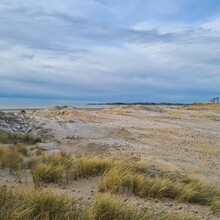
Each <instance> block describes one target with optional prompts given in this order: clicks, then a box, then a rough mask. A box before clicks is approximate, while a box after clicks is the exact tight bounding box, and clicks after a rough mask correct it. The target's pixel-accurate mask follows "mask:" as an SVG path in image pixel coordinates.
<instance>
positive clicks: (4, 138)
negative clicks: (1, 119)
mask: <svg viewBox="0 0 220 220" xmlns="http://www.w3.org/2000/svg"><path fill="white" fill-rule="evenodd" d="M37 142H41V139H40V138H39V137H33V136H32V135H29V134H20V133H9V132H4V131H0V143H2V144H18V143H24V144H36V143H37Z"/></svg>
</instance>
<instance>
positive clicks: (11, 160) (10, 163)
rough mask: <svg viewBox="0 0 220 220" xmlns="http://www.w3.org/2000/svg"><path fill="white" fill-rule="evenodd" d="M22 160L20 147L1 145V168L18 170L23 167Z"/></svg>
mask: <svg viewBox="0 0 220 220" xmlns="http://www.w3.org/2000/svg"><path fill="white" fill-rule="evenodd" d="M22 161H23V160H22V157H21V154H20V153H19V148H17V147H7V148H6V147H1V146H0V168H10V170H11V171H17V170H19V169H20V168H21V166H22Z"/></svg>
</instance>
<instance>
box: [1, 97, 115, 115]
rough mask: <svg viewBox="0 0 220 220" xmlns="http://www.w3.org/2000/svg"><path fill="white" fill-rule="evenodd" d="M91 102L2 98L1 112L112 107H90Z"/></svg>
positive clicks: (105, 106)
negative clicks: (61, 107)
mask: <svg viewBox="0 0 220 220" xmlns="http://www.w3.org/2000/svg"><path fill="white" fill-rule="evenodd" d="M89 103H90V104H91V103H96V102H91V101H88V102H87V101H69V100H51V99H50V100H46V99H42V100H36V99H6V98H0V111H2V112H20V111H21V110H25V111H27V112H32V111H33V110H36V109H41V108H47V107H50V106H72V107H76V108H89V109H96V108H109V107H111V106H110V105H99V104H97V105H90V104H89Z"/></svg>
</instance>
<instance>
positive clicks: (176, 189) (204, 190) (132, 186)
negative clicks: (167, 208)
mask: <svg viewBox="0 0 220 220" xmlns="http://www.w3.org/2000/svg"><path fill="white" fill-rule="evenodd" d="M125 190H129V191H131V192H132V193H134V194H135V195H137V196H139V197H153V198H162V197H168V198H171V199H176V200H178V201H181V202H189V203H198V204H202V205H210V206H212V207H213V208H214V209H217V207H215V206H214V205H212V204H216V203H217V202H216V201H218V199H219V196H220V191H219V190H217V189H213V187H209V186H206V185H205V184H203V183H202V182H200V181H199V180H195V179H189V178H182V177H180V178H175V177H174V176H170V175H161V174H159V175H156V176H149V175H146V174H144V173H140V172H138V170H137V169H135V167H133V166H132V165H128V164H126V163H118V164H116V165H114V166H113V167H112V168H111V169H109V171H107V172H106V173H105V174H104V175H103V176H102V177H101V179H100V182H99V191H100V192H107V191H109V192H113V193H120V192H123V191H125ZM216 197H218V198H216ZM216 206H218V204H216Z"/></svg>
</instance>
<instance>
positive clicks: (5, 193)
mask: <svg viewBox="0 0 220 220" xmlns="http://www.w3.org/2000/svg"><path fill="white" fill-rule="evenodd" d="M77 215H78V210H77V208H76V205H75V201H74V200H73V199H71V198H68V197H67V196H66V195H55V194H53V193H52V192H51V191H50V190H45V189H44V190H35V191H28V192H27V191H26V190H22V189H10V188H8V187H6V186H0V219H3V220H6V219H30V220H31V219H35V220H40V219H41V220H43V219H45V220H46V219H47V220H60V219H76V217H77Z"/></svg>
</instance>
